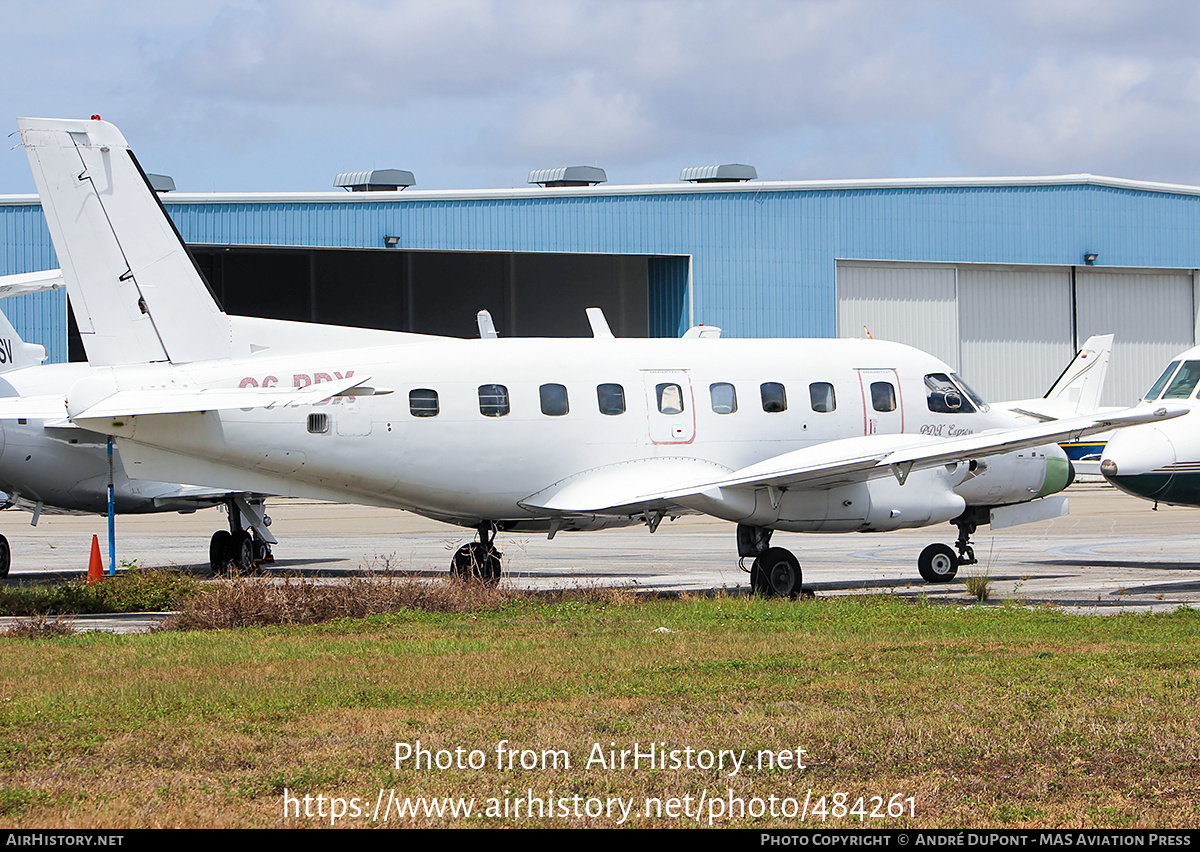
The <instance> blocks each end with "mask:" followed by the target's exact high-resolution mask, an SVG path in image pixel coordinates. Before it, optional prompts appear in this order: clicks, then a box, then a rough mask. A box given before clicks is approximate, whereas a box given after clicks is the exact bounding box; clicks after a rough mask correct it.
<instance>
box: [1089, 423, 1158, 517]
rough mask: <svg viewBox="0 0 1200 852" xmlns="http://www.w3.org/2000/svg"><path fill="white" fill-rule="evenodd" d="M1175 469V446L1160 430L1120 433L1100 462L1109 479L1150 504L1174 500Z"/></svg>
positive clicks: (1150, 428) (1140, 428)
mask: <svg viewBox="0 0 1200 852" xmlns="http://www.w3.org/2000/svg"><path fill="white" fill-rule="evenodd" d="M1175 466H1176V465H1175V446H1174V444H1172V443H1171V439H1170V438H1169V437H1168V436H1167V434H1166V433H1165V432H1164V431H1162V430H1161V429H1159V428H1158V427H1157V426H1135V427H1134V428H1132V429H1118V430H1117V431H1116V433H1115V434H1114V435H1113V437H1112V438H1111V439H1110V440H1109V442H1108V445H1107V446H1106V447H1105V448H1104V454H1103V455H1102V456H1101V458H1100V472H1101V473H1102V474H1104V478H1105V479H1107V480H1108V481H1109V482H1111V483H1112V484H1113V485H1115V486H1116V487H1117V488H1120V489H1121V490H1122V491H1125V492H1127V493H1129V494H1132V495H1134V496H1135V497H1143V498H1145V499H1147V500H1166V499H1168V498H1169V497H1171V496H1172V493H1173V492H1172V491H1171V489H1172V482H1173V480H1174V478H1175V476H1174V473H1175Z"/></svg>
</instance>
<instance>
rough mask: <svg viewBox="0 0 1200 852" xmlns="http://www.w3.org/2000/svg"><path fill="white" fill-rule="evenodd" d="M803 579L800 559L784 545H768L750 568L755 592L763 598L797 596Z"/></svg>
mask: <svg viewBox="0 0 1200 852" xmlns="http://www.w3.org/2000/svg"><path fill="white" fill-rule="evenodd" d="M801 579H802V573H801V571H800V560H799V559H797V558H796V555H795V554H794V553H792V552H791V551H790V550H786V549H784V548H782V547H768V548H767V549H766V550H764V551H763V552H762V553H760V554H759V555H758V556H757V557H755V559H754V564H753V565H752V566H751V568H750V582H751V585H752V586H753V588H754V594H756V595H758V596H759V597H763V598H796V597H798V596H799V594H800V583H801Z"/></svg>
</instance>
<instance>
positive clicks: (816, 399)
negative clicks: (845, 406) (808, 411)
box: [808, 382, 837, 413]
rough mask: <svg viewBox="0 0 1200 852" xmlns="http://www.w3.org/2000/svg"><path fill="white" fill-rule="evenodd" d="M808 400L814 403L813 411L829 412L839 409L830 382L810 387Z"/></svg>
mask: <svg viewBox="0 0 1200 852" xmlns="http://www.w3.org/2000/svg"><path fill="white" fill-rule="evenodd" d="M808 398H809V401H811V402H812V410H813V411H818V412H822V413H825V412H829V411H833V410H834V409H836V408H837V398H836V397H835V396H834V395H833V385H831V384H830V383H829V382H813V383H812V384H811V385H809V386H808Z"/></svg>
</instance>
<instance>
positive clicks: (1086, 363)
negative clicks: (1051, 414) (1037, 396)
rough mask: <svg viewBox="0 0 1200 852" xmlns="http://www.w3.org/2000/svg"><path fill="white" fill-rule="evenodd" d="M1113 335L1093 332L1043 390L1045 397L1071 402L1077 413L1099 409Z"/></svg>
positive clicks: (1069, 403) (1087, 412)
mask: <svg viewBox="0 0 1200 852" xmlns="http://www.w3.org/2000/svg"><path fill="white" fill-rule="evenodd" d="M1112 344H1113V336H1112V335H1111V334H1094V335H1092V336H1091V337H1089V338H1088V339H1087V340H1086V341H1085V342H1084V344H1083V348H1081V349H1080V350H1079V352H1078V353H1077V354H1076V355H1075V359H1074V360H1073V361H1071V363H1070V364H1068V365H1067V369H1065V370H1063V371H1062V375H1060V376H1059V377H1058V381H1056V382H1055V383H1054V385H1053V386H1052V387H1051V388H1050V390H1048V391H1046V396H1045V397H1044V398H1045V399H1047V400H1051V401H1056V402H1062V403H1067V404H1068V405H1073V406H1074V409H1075V412H1076V413H1077V414H1092V413H1095V412H1096V411H1098V410H1099V409H1100V394H1102V393H1103V392H1104V379H1105V377H1106V376H1107V375H1108V358H1109V356H1110V355H1111V354H1112Z"/></svg>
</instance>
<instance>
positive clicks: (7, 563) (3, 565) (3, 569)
mask: <svg viewBox="0 0 1200 852" xmlns="http://www.w3.org/2000/svg"><path fill="white" fill-rule="evenodd" d="M11 567H12V551H11V550H9V547H8V539H6V538H5V537H4V536H2V535H0V577H7V576H8V569H9V568H11Z"/></svg>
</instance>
